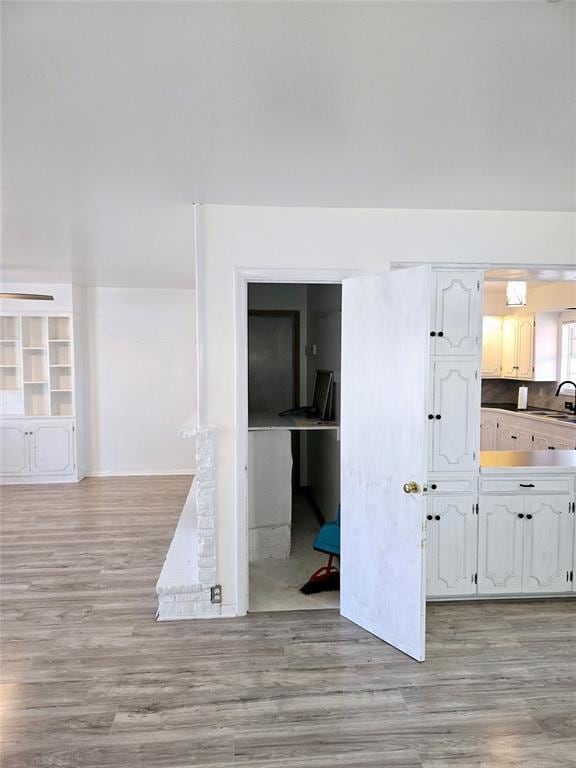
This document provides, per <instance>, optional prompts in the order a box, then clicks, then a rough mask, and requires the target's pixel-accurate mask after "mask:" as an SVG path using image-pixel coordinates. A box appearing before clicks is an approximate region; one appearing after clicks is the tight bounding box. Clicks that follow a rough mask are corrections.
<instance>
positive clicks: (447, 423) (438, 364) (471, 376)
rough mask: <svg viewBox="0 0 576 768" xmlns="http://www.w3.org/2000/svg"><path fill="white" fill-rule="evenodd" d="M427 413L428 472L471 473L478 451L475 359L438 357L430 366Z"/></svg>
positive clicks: (477, 390)
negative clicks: (430, 376)
mask: <svg viewBox="0 0 576 768" xmlns="http://www.w3.org/2000/svg"><path fill="white" fill-rule="evenodd" d="M431 400H432V408H431V412H430V413H429V414H428V419H429V421H430V424H431V429H430V461H429V469H430V471H431V472H453V471H459V472H463V471H465V472H472V471H473V470H474V469H475V466H476V456H477V453H478V450H479V434H478V411H479V409H480V386H479V381H478V365H477V362H476V360H458V359H454V360H438V359H436V360H435V361H434V362H433V366H432V397H431Z"/></svg>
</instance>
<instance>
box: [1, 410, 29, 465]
mask: <svg viewBox="0 0 576 768" xmlns="http://www.w3.org/2000/svg"><path fill="white" fill-rule="evenodd" d="M29 474H30V445H29V440H28V429H27V424H26V423H18V422H12V423H9V424H2V425H0V475H1V476H5V477H14V476H19V475H20V476H24V475H29Z"/></svg>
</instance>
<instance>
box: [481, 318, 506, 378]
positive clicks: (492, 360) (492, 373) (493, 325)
mask: <svg viewBox="0 0 576 768" xmlns="http://www.w3.org/2000/svg"><path fill="white" fill-rule="evenodd" d="M501 372H502V318H501V317H496V316H494V315H486V316H485V317H484V319H483V321H482V378H483V379H490V378H498V377H500V375H501Z"/></svg>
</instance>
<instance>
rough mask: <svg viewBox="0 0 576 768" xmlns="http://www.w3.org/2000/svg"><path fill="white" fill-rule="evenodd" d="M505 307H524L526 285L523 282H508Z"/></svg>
mask: <svg viewBox="0 0 576 768" xmlns="http://www.w3.org/2000/svg"><path fill="white" fill-rule="evenodd" d="M506 306H507V307H525V306H526V283H525V282H524V281H523V280H510V281H509V282H508V283H507V285H506Z"/></svg>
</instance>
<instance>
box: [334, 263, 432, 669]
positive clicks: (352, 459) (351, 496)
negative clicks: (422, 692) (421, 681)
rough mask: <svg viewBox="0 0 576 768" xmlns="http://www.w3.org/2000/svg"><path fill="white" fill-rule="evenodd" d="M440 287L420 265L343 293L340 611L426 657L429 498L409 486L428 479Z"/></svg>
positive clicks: (346, 286) (355, 282)
mask: <svg viewBox="0 0 576 768" xmlns="http://www.w3.org/2000/svg"><path fill="white" fill-rule="evenodd" d="M431 283H432V281H431V271H430V268H429V267H417V268H414V269H400V270H395V271H393V272H390V273H387V274H385V275H369V276H365V277H358V278H352V279H349V280H345V281H344V282H343V293H342V299H343V306H342V400H341V402H342V405H341V414H342V418H341V441H342V442H341V461H342V475H341V486H342V494H341V497H342V512H341V531H342V537H341V541H342V543H341V549H342V552H341V590H340V608H341V613H342V615H343V616H345V617H346V618H348V619H350V620H351V621H353V622H355V623H356V624H358V625H359V626H361V627H363V628H364V629H367V630H368V631H369V632H372V633H373V634H375V635H377V636H378V637H380V638H382V639H383V640H385V641H386V642H388V643H390V644H391V645H393V646H395V647H396V648H399V649H400V650H401V651H404V653H407V654H408V655H409V656H412V657H413V658H415V659H418V660H420V661H421V660H423V659H424V631H425V597H426V594H425V570H424V539H425V531H424V512H425V499H424V496H423V495H422V493H421V492H417V493H405V492H404V491H403V484H404V483H406V482H407V481H410V480H414V481H416V483H417V484H418V486H419V489H421V487H422V486H423V485H424V483H425V480H426V474H427V461H426V458H427V456H426V453H427V452H426V431H427V419H426V400H427V397H426V395H427V392H428V377H429V371H430V365H429V341H430V336H429V307H430V302H431ZM408 297H409V300H407V298H408ZM400 362H402V364H399V363H400Z"/></svg>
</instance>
